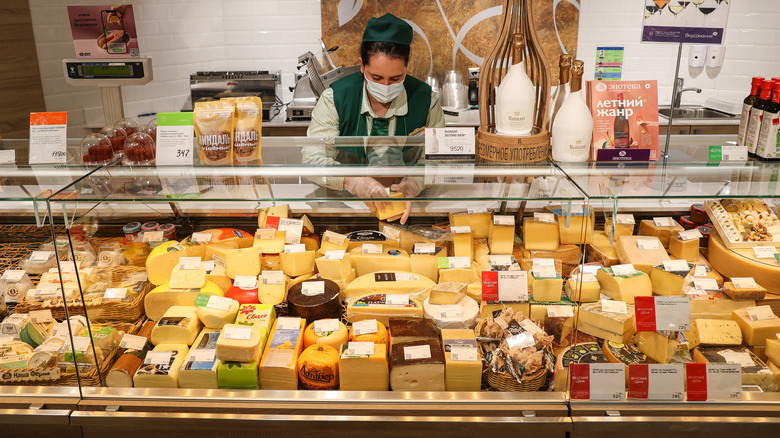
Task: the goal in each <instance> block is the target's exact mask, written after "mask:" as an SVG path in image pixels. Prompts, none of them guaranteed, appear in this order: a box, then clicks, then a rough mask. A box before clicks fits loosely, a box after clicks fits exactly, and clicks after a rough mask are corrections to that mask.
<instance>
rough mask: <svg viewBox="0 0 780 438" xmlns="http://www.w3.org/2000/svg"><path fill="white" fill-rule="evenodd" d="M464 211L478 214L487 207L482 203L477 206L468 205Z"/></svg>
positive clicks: (483, 211)
mask: <svg viewBox="0 0 780 438" xmlns="http://www.w3.org/2000/svg"><path fill="white" fill-rule="evenodd" d="M466 212H467V213H468V214H480V213H487V212H488V209H487V207H485V206H484V205H480V206H478V207H468V208H467V209H466Z"/></svg>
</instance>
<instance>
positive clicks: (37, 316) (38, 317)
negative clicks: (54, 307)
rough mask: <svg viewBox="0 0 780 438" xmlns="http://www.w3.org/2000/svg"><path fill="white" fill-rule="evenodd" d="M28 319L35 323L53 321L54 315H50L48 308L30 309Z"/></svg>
mask: <svg viewBox="0 0 780 438" xmlns="http://www.w3.org/2000/svg"><path fill="white" fill-rule="evenodd" d="M30 319H31V320H32V322H34V323H36V324H42V323H46V322H51V321H54V317H53V316H52V315H51V310H50V309H44V310H32V311H30Z"/></svg>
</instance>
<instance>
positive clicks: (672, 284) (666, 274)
mask: <svg viewBox="0 0 780 438" xmlns="http://www.w3.org/2000/svg"><path fill="white" fill-rule="evenodd" d="M687 266H688V268H687V269H685V270H684V271H667V270H666V269H665V268H664V265H658V266H653V268H652V269H651V270H650V282H651V283H652V284H653V293H654V294H655V295H662V296H670V295H685V293H684V292H683V286H684V285H685V277H686V276H687V275H688V273H689V272H690V269H691V265H687Z"/></svg>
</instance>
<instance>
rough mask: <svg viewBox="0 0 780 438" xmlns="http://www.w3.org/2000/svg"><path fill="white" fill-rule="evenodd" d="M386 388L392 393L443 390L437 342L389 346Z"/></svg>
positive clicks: (428, 341)
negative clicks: (388, 371) (388, 382)
mask: <svg viewBox="0 0 780 438" xmlns="http://www.w3.org/2000/svg"><path fill="white" fill-rule="evenodd" d="M412 352H414V353H412ZM390 388H391V389H392V390H393V391H444V390H445V386H444V352H443V351H442V348H441V344H440V343H439V340H438V339H427V340H423V341H415V342H409V343H405V344H394V345H392V346H391V347H390Z"/></svg>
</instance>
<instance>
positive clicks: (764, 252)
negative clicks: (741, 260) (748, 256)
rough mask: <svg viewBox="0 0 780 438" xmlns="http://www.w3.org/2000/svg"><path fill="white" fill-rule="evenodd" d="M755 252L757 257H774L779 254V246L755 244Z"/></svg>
mask: <svg viewBox="0 0 780 438" xmlns="http://www.w3.org/2000/svg"><path fill="white" fill-rule="evenodd" d="M753 252H754V253H755V254H756V258H757V259H772V258H774V257H775V254H777V248H775V247H774V246H754V247H753Z"/></svg>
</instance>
